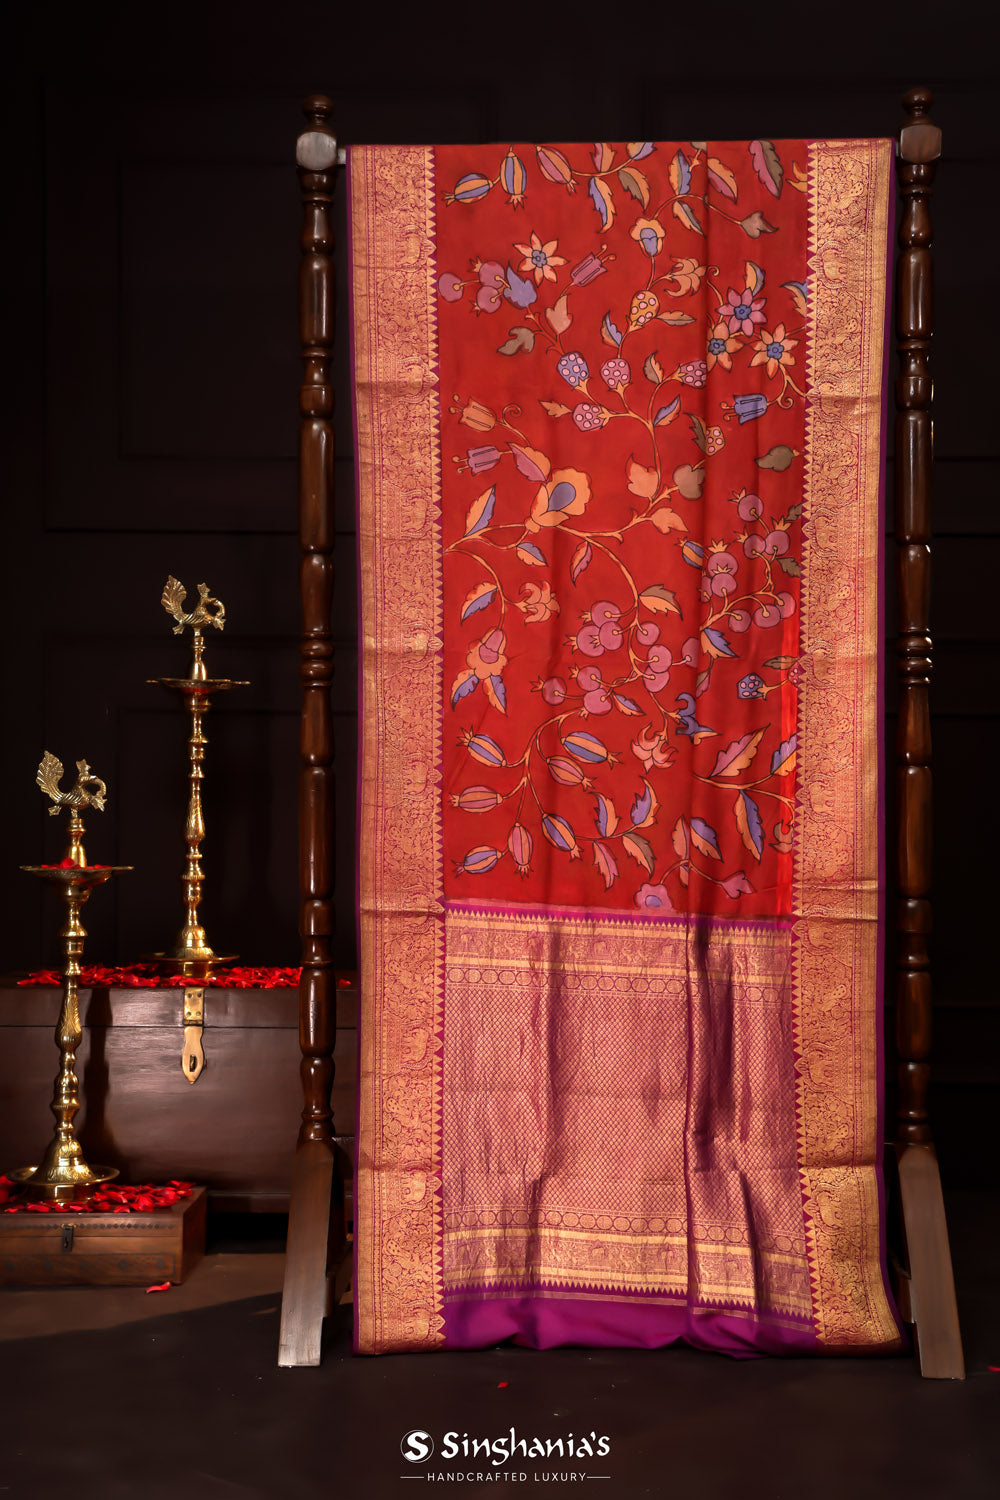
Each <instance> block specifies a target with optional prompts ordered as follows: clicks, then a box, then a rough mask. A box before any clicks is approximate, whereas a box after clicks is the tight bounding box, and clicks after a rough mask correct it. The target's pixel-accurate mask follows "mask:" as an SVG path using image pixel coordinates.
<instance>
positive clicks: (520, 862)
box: [507, 823, 532, 879]
mask: <svg viewBox="0 0 1000 1500" xmlns="http://www.w3.org/2000/svg"><path fill="white" fill-rule="evenodd" d="M531 849H532V839H531V834H530V833H529V832H528V830H527V829H526V828H525V827H524V825H523V824H522V823H515V824H514V826H513V828H512V829H511V830H510V833H509V834H508V835H507V851H508V853H509V854H510V857H511V859H512V860H513V861H514V863H515V864H516V865H517V873H518V874H519V875H520V876H521V878H522V879H524V878H525V877H526V876H527V875H528V874H529V873H530V871H531Z"/></svg>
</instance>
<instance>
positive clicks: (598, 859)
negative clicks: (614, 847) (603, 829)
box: [594, 839, 618, 891]
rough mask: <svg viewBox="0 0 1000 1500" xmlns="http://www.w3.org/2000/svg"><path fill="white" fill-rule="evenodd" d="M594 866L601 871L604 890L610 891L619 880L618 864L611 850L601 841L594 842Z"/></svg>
mask: <svg viewBox="0 0 1000 1500" xmlns="http://www.w3.org/2000/svg"><path fill="white" fill-rule="evenodd" d="M594 864H595V865H596V866H597V868H598V870H599V871H600V875H601V879H602V880H603V881H604V889H605V890H606V891H610V889H611V887H612V886H613V885H614V883H615V881H616V880H617V879H618V864H617V861H616V860H615V857H614V855H613V854H612V853H611V850H610V849H609V848H607V846H606V845H605V844H602V843H601V842H600V840H599V839H595V841H594Z"/></svg>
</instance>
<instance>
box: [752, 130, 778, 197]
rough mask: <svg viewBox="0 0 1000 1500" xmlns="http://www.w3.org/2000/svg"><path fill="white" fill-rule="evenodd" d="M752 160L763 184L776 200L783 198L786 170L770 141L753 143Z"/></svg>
mask: <svg viewBox="0 0 1000 1500" xmlns="http://www.w3.org/2000/svg"><path fill="white" fill-rule="evenodd" d="M749 150H750V160H751V161H752V162H753V169H754V171H755V172H756V173H757V176H758V177H759V178H760V180H761V182H762V183H763V184H764V186H765V187H766V188H767V190H768V192H769V193H771V194H772V195H773V196H774V197H775V198H780V197H781V184H782V181H783V180H784V176H785V169H784V167H783V166H782V165H781V158H780V157H779V155H778V153H777V151H775V149H774V147H773V145H772V144H771V142H770V141H751V142H750V147H749Z"/></svg>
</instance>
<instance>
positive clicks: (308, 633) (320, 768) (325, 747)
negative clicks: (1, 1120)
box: [278, 94, 337, 1365]
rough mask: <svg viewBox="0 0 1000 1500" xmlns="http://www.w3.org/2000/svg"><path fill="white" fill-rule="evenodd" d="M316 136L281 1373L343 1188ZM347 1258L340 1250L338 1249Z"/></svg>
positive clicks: (326, 167)
mask: <svg viewBox="0 0 1000 1500" xmlns="http://www.w3.org/2000/svg"><path fill="white" fill-rule="evenodd" d="M303 108H304V112H305V115H306V120H307V122H308V124H307V128H306V130H305V131H304V133H303V134H302V135H300V136H299V139H298V143H297V148H296V160H297V162H298V168H299V183H300V187H301V191H302V211H303V223H302V241H301V248H302V261H301V265H300V270H299V336H300V340H301V344H302V358H303V361H304V372H303V379H302V385H301V387H300V392H299V412H300V422H299V534H300V543H301V551H302V559H301V569H300V587H301V595H302V642H301V649H300V669H299V670H300V678H301V683H302V727H301V740H300V750H301V769H300V774H299V896H300V903H301V906H300V910H301V915H300V931H301V934H302V978H301V981H300V984H299V1040H300V1044H301V1047H302V1065H301V1066H302V1091H303V1100H304V1102H303V1109H302V1125H301V1129H300V1131H299V1141H298V1146H297V1147H296V1152H295V1165H294V1169H293V1174H292V1197H291V1208H290V1215H289V1224H288V1255H287V1261H286V1270H285V1286H284V1293H283V1296H282V1308H281V1343H280V1350H279V1355H278V1363H279V1364H281V1365H301V1364H318V1363H319V1353H320V1337H321V1333H322V1325H323V1316H324V1312H325V1310H326V1272H327V1260H328V1253H329V1248H330V1247H328V1238H329V1231H330V1219H331V1208H332V1207H333V1203H334V1200H333V1189H334V1143H333V1133H332V1120H331V1110H330V1090H331V1087H332V1085H333V1045H334V1040H335V1033H336V1024H337V1015H336V988H335V982H334V973H333V965H332V953H331V944H330V939H331V933H332V930H333V847H334V845H333V812H334V772H333V718H332V713H331V702H330V688H331V684H332V681H333V637H332V632H331V620H330V612H331V605H332V602H333V539H334V522H333V386H332V383H331V376H330V361H331V356H332V351H333V319H334V267H333V226H332V213H331V210H332V200H333V183H334V174H335V172H336V168H337V142H336V138H335V136H334V134H333V131H332V129H331V128H330V126H329V124H328V121H329V119H330V116H331V115H332V113H333V105H332V104H331V102H330V100H329V99H327V98H325V97H324V96H323V95H322V94H316V95H311V96H310V97H309V98H307V99H306V101H305V103H304V106H303ZM333 1248H337V1247H333Z"/></svg>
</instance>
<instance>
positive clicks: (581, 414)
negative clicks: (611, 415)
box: [573, 401, 608, 432]
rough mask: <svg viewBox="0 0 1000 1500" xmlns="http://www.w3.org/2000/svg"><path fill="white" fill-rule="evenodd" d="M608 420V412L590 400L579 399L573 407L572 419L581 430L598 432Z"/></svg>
mask: <svg viewBox="0 0 1000 1500" xmlns="http://www.w3.org/2000/svg"><path fill="white" fill-rule="evenodd" d="M607 420H608V413H607V412H606V411H605V410H604V408H603V407H601V406H595V405H594V403H593V402H592V401H581V402H580V404H579V405H578V406H574V408H573V421H574V422H575V423H576V425H577V427H579V429H580V431H581V432H598V431H600V429H601V428H602V427H603V426H604V424H605V422H606V421H607Z"/></svg>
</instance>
